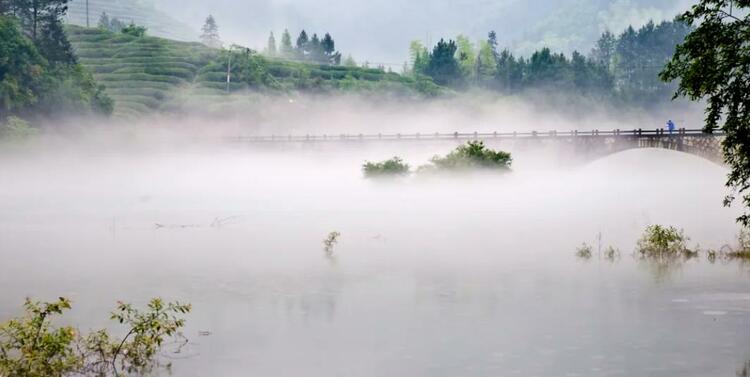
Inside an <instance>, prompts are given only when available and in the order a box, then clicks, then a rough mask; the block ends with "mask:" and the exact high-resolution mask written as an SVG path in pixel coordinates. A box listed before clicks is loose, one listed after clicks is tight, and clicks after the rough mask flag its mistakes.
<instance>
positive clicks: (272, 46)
mask: <svg viewBox="0 0 750 377" xmlns="http://www.w3.org/2000/svg"><path fill="white" fill-rule="evenodd" d="M266 55H268V56H276V38H275V37H274V36H273V32H271V35H269V36H268V47H266Z"/></svg>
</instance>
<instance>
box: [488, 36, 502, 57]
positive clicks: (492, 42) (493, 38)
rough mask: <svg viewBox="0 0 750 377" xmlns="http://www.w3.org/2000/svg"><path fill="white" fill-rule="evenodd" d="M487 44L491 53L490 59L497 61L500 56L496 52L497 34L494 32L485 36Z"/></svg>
mask: <svg viewBox="0 0 750 377" xmlns="http://www.w3.org/2000/svg"><path fill="white" fill-rule="evenodd" d="M487 44H488V45H489V47H490V51H492V57H493V58H494V59H495V61H497V58H499V57H500V54H498V52H497V33H495V31H494V30H493V31H491V32H490V33H489V34H488V35H487Z"/></svg>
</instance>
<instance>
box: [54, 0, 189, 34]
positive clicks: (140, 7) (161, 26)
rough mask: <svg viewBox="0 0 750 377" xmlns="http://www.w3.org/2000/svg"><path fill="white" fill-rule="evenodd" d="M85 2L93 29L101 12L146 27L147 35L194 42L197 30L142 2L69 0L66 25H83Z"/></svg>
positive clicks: (139, 0) (129, 0)
mask: <svg viewBox="0 0 750 377" xmlns="http://www.w3.org/2000/svg"><path fill="white" fill-rule="evenodd" d="M86 2H88V22H89V25H90V26H91V27H96V26H97V23H98V22H99V17H100V16H101V14H102V13H107V15H108V16H109V17H110V18H118V19H119V20H120V21H122V22H124V23H130V22H134V23H135V24H137V25H141V26H145V27H146V28H148V31H149V34H151V35H154V36H157V37H162V38H169V39H175V40H178V41H197V40H198V36H199V35H200V31H198V30H197V28H196V29H195V30H194V29H193V28H191V27H190V26H188V25H186V24H184V23H182V22H179V21H177V20H175V19H174V18H172V17H170V16H169V15H168V14H166V13H165V12H162V11H160V10H158V9H156V8H155V7H154V5H153V4H151V3H150V2H146V1H143V0H71V1H70V3H68V14H67V16H66V21H67V22H68V23H71V24H74V25H79V26H86V16H87V15H86Z"/></svg>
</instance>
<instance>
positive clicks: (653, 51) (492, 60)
mask: <svg viewBox="0 0 750 377" xmlns="http://www.w3.org/2000/svg"><path fill="white" fill-rule="evenodd" d="M691 30H692V28H691V27H690V26H689V25H688V24H686V23H684V22H680V21H665V22H662V23H660V24H658V25H657V24H655V23H653V22H649V23H648V24H646V25H645V26H643V27H642V28H640V29H638V30H635V29H634V28H632V27H629V28H627V29H626V30H625V31H624V32H622V33H621V34H620V35H619V36H615V35H614V34H612V33H611V32H609V31H607V32H605V33H604V34H602V36H601V38H600V39H599V41H598V42H597V43H596V46H595V47H594V49H593V50H592V51H591V53H590V54H589V55H588V56H584V55H583V54H581V53H579V52H577V51H575V52H573V53H572V54H571V55H570V57H568V56H566V55H565V54H562V53H554V52H552V51H551V50H550V49H549V48H542V49H541V50H538V51H536V52H534V53H533V54H532V55H531V56H530V57H528V58H525V57H522V56H520V57H516V56H515V55H514V54H512V53H511V52H510V51H509V50H508V49H504V50H502V51H500V50H499V49H498V37H497V34H496V33H495V32H490V33H489V34H488V37H487V39H486V40H484V41H481V42H480V43H479V44H478V45H477V46H475V45H474V44H473V43H472V42H471V41H470V40H469V39H468V38H466V37H465V36H462V35H459V36H458V37H457V38H456V39H455V40H448V41H446V40H444V39H441V40H440V41H439V42H438V43H437V44H436V45H435V46H434V47H433V49H432V51H430V50H428V49H427V47H426V46H424V45H423V44H422V43H421V42H419V41H414V42H412V43H411V46H410V59H411V65H410V66H408V67H407V69H408V71H409V73H411V74H414V75H426V76H429V77H431V78H432V79H433V80H435V82H436V83H438V84H440V85H445V86H450V87H454V88H466V87H471V86H478V87H482V88H487V89H491V90H496V91H499V92H502V93H507V94H514V93H519V92H523V91H526V90H529V89H546V90H548V89H551V90H557V91H563V92H570V93H580V94H584V95H593V96H599V97H613V98H619V99H622V100H625V101H627V102H629V103H638V104H644V105H645V104H651V103H654V102H658V101H660V100H665V99H669V98H671V95H672V94H673V93H674V89H675V86H674V85H672V84H667V83H664V82H662V81H661V80H660V79H659V72H660V71H661V70H662V68H663V67H664V64H665V63H666V62H667V61H669V59H670V58H671V57H672V54H673V53H674V51H675V47H676V46H677V45H678V44H679V43H681V42H682V41H683V40H684V39H685V37H686V36H687V35H688V34H689V33H690V31H691Z"/></svg>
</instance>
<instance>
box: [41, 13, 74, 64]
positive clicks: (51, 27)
mask: <svg viewBox="0 0 750 377" xmlns="http://www.w3.org/2000/svg"><path fill="white" fill-rule="evenodd" d="M38 39H39V40H38V42H37V46H38V47H39V52H41V53H42V55H43V56H44V57H45V58H46V59H47V60H48V61H49V62H53V63H62V64H65V65H73V64H76V63H77V62H78V61H77V59H76V56H75V54H74V53H73V47H71V45H70V42H69V41H68V38H67V37H66V36H65V30H63V25H62V21H61V20H58V19H50V20H48V21H47V22H45V23H44V24H43V25H42V27H41V29H40V30H39V38H38Z"/></svg>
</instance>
